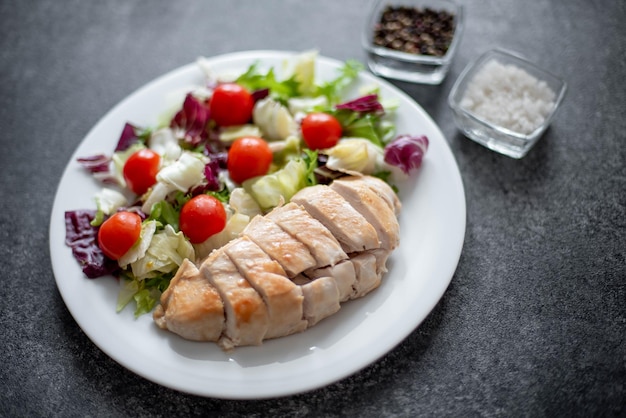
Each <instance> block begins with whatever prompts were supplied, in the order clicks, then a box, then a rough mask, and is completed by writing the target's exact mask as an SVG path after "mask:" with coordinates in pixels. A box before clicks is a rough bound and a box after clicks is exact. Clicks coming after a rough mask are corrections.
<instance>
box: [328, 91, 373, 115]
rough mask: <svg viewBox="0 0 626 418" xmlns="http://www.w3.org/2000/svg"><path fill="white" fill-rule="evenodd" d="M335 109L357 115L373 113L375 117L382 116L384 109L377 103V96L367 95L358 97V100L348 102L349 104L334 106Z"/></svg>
mask: <svg viewBox="0 0 626 418" xmlns="http://www.w3.org/2000/svg"><path fill="white" fill-rule="evenodd" d="M335 107H336V108H337V109H339V110H342V109H347V110H352V111H353V112H358V113H373V114H375V115H379V116H381V115H383V114H384V113H385V109H384V108H383V105H382V104H380V102H379V101H378V95H377V94H368V95H367V96H363V97H359V98H358V99H354V100H350V101H349V102H345V103H341V104H338V105H337V106H335Z"/></svg>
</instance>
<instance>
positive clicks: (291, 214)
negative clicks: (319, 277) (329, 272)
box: [265, 202, 348, 266]
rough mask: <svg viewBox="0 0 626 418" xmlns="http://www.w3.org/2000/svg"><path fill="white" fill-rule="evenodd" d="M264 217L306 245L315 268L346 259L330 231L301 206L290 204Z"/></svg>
mask: <svg viewBox="0 0 626 418" xmlns="http://www.w3.org/2000/svg"><path fill="white" fill-rule="evenodd" d="M265 216H266V217H267V218H268V219H271V220H272V221H274V222H275V223H276V224H277V225H278V226H280V227H281V228H282V229H283V230H285V231H286V232H287V233H289V234H290V235H291V236H293V237H294V238H295V239H297V240H299V241H300V242H302V243H303V244H304V245H306V246H307V247H308V249H309V251H310V252H311V255H313V257H314V258H315V261H316V264H315V266H333V265H335V264H337V263H338V262H339V261H341V260H345V259H347V258H348V255H347V254H346V253H345V252H344V251H343V250H342V249H341V245H340V244H339V242H338V241H337V239H336V238H335V237H334V236H333V235H332V234H331V233H330V231H329V230H328V229H327V228H326V227H325V226H324V225H322V223H321V222H320V221H318V220H317V219H315V218H313V217H312V216H311V215H310V214H309V213H308V212H307V211H306V210H304V208H303V207H302V206H300V205H298V204H296V203H293V202H290V203H287V204H286V205H284V206H281V207H278V208H276V209H274V210H273V211H271V212H270V213H268V214H267V215H265Z"/></svg>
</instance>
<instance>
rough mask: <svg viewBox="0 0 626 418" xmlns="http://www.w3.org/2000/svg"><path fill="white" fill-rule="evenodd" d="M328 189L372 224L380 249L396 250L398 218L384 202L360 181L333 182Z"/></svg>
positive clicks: (398, 233)
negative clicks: (337, 194) (338, 195)
mask: <svg viewBox="0 0 626 418" xmlns="http://www.w3.org/2000/svg"><path fill="white" fill-rule="evenodd" d="M330 188H331V189H333V190H334V191H336V192H337V193H339V194H340V195H341V196H342V197H343V198H344V199H346V200H347V201H348V202H349V203H350V204H351V205H352V207H353V208H355V209H356V210H357V211H358V212H359V213H360V214H361V215H363V217H364V218H365V219H366V220H367V221H368V222H369V223H371V224H372V226H373V227H374V228H375V229H376V233H377V234H378V239H379V240H380V242H381V247H382V248H385V249H387V250H393V249H394V248H396V247H397V246H398V244H399V241H400V225H399V224H398V218H396V215H395V214H394V212H393V211H392V209H391V208H390V207H389V205H388V204H387V203H385V201H384V200H382V199H381V198H380V197H379V195H378V194H376V193H375V192H374V191H373V190H372V189H371V188H370V187H368V186H367V185H366V184H365V183H363V182H362V181H349V180H335V181H333V182H332V184H331V185H330Z"/></svg>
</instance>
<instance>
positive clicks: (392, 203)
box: [341, 176, 402, 216]
mask: <svg viewBox="0 0 626 418" xmlns="http://www.w3.org/2000/svg"><path fill="white" fill-rule="evenodd" d="M341 180H342V181H360V182H362V183H364V184H366V185H367V186H368V187H369V188H370V189H372V191H374V192H375V193H376V194H377V195H378V196H380V198H381V199H383V200H384V201H385V203H387V205H388V206H389V208H390V209H391V210H393V213H395V214H396V216H397V215H399V214H400V210H401V209H402V203H401V202H400V199H399V198H398V195H397V194H396V192H394V191H393V189H392V188H391V187H389V185H388V184H387V183H385V182H384V181H383V180H381V179H379V178H378V177H373V176H351V177H342V178H341Z"/></svg>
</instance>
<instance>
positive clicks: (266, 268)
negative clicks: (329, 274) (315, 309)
mask: <svg viewBox="0 0 626 418" xmlns="http://www.w3.org/2000/svg"><path fill="white" fill-rule="evenodd" d="M225 252H226V254H227V255H228V256H229V257H230V259H231V261H232V262H233V263H234V264H235V265H236V266H237V268H238V269H239V271H240V272H241V274H242V275H243V276H244V277H245V278H246V279H247V280H248V282H249V283H250V284H251V285H252V287H254V289H255V290H256V291H257V292H259V294H260V295H261V296H262V297H263V300H264V302H265V304H266V306H267V310H268V314H269V326H268V330H267V333H266V334H265V339H269V338H276V337H283V336H286V335H289V334H293V333H296V332H300V331H303V330H304V329H305V328H306V326H307V322H306V321H304V320H303V319H302V318H303V308H302V305H303V299H304V297H303V296H302V289H301V288H300V287H299V286H297V285H296V284H295V283H293V282H292V281H291V280H289V278H287V276H286V275H285V271H284V270H283V268H282V267H281V266H280V265H279V264H278V263H277V262H276V261H275V260H272V259H271V258H270V257H269V256H268V255H267V254H266V253H265V252H264V251H263V250H262V249H261V248H260V247H259V246H258V245H256V244H255V243H254V242H252V241H251V240H250V239H249V238H247V237H245V236H244V237H242V238H241V239H238V240H235V241H233V242H232V245H227V246H226V247H225Z"/></svg>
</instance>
